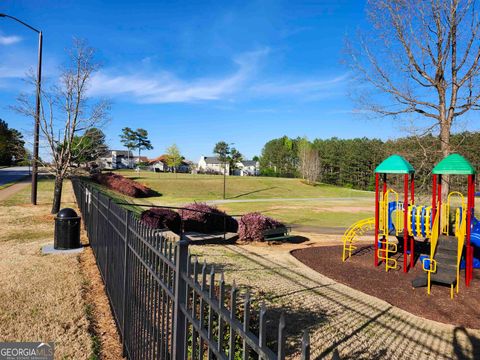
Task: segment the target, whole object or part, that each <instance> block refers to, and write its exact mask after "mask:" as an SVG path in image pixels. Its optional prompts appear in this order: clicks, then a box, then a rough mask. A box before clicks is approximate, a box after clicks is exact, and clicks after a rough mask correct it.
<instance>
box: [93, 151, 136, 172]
mask: <svg viewBox="0 0 480 360" xmlns="http://www.w3.org/2000/svg"><path fill="white" fill-rule="evenodd" d="M96 162H97V164H98V167H99V168H100V169H111V170H115V169H131V168H133V166H134V157H133V154H132V152H131V151H126V150H108V151H107V152H106V153H104V154H103V155H101V156H100V157H99V158H98V159H97V161H96Z"/></svg>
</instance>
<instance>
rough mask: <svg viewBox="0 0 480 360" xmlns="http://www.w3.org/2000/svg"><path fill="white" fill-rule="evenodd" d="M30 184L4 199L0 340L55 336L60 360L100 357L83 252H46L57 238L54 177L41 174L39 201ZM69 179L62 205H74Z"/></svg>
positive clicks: (0, 248) (0, 209)
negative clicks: (33, 200)
mask: <svg viewBox="0 0 480 360" xmlns="http://www.w3.org/2000/svg"><path fill="white" fill-rule="evenodd" d="M30 191H31V188H30V187H29V186H28V187H26V188H24V189H22V190H21V191H19V192H18V193H16V194H14V195H12V196H11V197H10V198H8V199H7V200H4V201H2V202H0V218H1V219H2V221H1V223H2V231H0V253H1V254H2V256H1V258H0V288H1V289H2V291H0V341H43V342H46V341H54V342H55V358H56V359H57V358H58V359H87V358H88V359H96V358H98V341H97V340H96V337H95V335H94V333H93V332H92V324H91V322H90V321H89V316H90V315H91V314H90V313H91V306H92V305H91V304H89V303H88V302H87V301H86V300H85V289H86V287H87V286H88V284H89V283H90V280H89V279H88V278H86V277H85V276H84V275H83V271H82V269H81V265H80V262H79V259H80V258H79V255H73V254H72V255H42V254H41V247H42V246H43V245H45V244H51V243H53V231H54V217H53V215H51V214H50V208H51V199H52V194H53V181H52V180H50V179H40V181H39V186H38V205H37V206H32V205H30ZM73 202H74V199H73V192H72V190H71V185H70V182H68V181H66V182H65V185H64V191H63V203H62V207H65V206H72V207H75V204H74V203H73Z"/></svg>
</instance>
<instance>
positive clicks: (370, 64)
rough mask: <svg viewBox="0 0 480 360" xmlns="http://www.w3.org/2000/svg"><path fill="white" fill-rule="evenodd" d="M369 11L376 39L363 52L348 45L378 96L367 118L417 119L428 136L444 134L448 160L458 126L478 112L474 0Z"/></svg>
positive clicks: (362, 44) (388, 0) (370, 98)
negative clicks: (468, 113)
mask: <svg viewBox="0 0 480 360" xmlns="http://www.w3.org/2000/svg"><path fill="white" fill-rule="evenodd" d="M368 5H369V6H368V9H369V10H368V11H369V12H368V14H369V18H370V21H371V23H372V25H373V29H372V32H371V33H369V34H364V35H360V41H359V42H358V44H359V46H352V45H349V54H350V55H351V58H352V62H351V64H352V67H353V68H354V69H355V70H356V71H357V72H358V74H359V75H360V77H361V78H362V79H363V80H365V81H366V82H368V83H369V84H371V85H373V88H374V89H375V92H370V93H363V96H360V97H359V100H360V101H361V103H362V105H363V106H364V107H365V109H366V110H368V111H373V112H374V113H377V114H381V115H385V116H394V117H400V118H403V119H405V118H409V119H410V120H411V119H416V120H415V121H416V122H417V126H418V128H420V129H422V131H423V133H424V134H428V133H435V134H438V138H439V140H440V143H441V146H440V147H441V153H442V155H443V156H446V155H448V154H450V152H451V150H452V149H451V144H450V134H451V131H452V126H453V125H454V124H455V123H456V120H457V119H458V118H459V117H460V116H462V115H464V114H465V113H467V112H468V111H470V110H478V109H479V100H480V87H479V86H478V85H479V84H478V80H479V74H480V64H479V61H480V38H479V28H480V21H479V18H478V12H477V10H476V8H475V0H369V2H368ZM365 109H364V110H365ZM444 180H446V182H447V183H446V184H445V186H444V188H443V189H444V191H445V193H446V192H448V191H449V188H448V179H444Z"/></svg>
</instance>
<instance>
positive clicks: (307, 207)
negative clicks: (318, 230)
mask: <svg viewBox="0 0 480 360" xmlns="http://www.w3.org/2000/svg"><path fill="white" fill-rule="evenodd" d="M218 207H219V208H220V209H222V210H224V211H226V212H227V213H229V214H233V215H240V214H245V213H247V212H250V211H258V212H261V213H263V214H265V215H267V216H270V217H273V218H275V219H277V220H280V221H282V222H285V223H287V224H291V225H308V226H318V227H348V226H350V225H351V224H353V223H354V222H355V221H358V220H360V219H365V218H367V217H370V216H373V211H374V209H373V206H372V202H371V201H370V200H361V201H355V202H354V201H342V202H340V201H299V202H296V201H289V202H283V203H281V202H255V203H227V204H219V205H218Z"/></svg>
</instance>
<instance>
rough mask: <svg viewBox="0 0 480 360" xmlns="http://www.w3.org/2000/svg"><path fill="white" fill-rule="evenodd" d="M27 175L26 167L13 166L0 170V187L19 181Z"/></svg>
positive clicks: (27, 169)
mask: <svg viewBox="0 0 480 360" xmlns="http://www.w3.org/2000/svg"><path fill="white" fill-rule="evenodd" d="M29 174H30V173H29V168H28V166H15V167H8V168H3V169H0V186H1V185H5V184H8V183H11V182H15V181H19V180H21V179H22V178H24V177H25V176H28V175H29Z"/></svg>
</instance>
